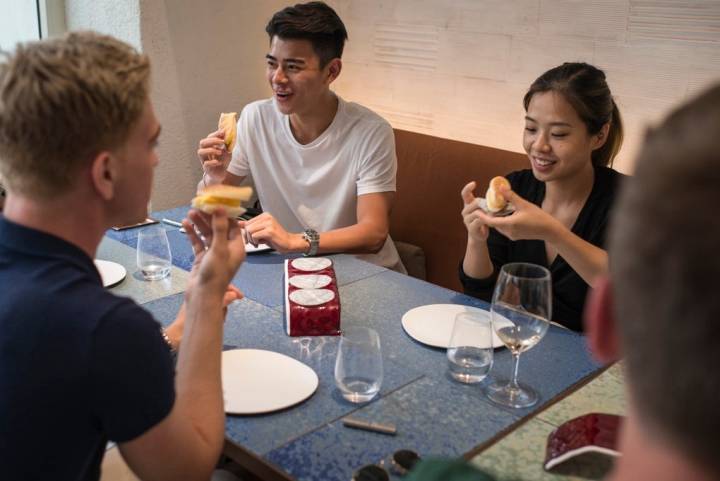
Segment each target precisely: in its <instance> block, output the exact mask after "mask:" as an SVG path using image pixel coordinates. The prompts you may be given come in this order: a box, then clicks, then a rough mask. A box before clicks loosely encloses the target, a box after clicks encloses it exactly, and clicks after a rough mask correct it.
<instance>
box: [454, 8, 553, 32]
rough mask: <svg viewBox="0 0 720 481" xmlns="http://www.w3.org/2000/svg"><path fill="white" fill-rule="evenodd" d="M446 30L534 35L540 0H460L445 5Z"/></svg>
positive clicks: (536, 30)
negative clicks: (447, 15) (446, 15)
mask: <svg viewBox="0 0 720 481" xmlns="http://www.w3.org/2000/svg"><path fill="white" fill-rule="evenodd" d="M448 7H449V10H450V12H451V15H450V21H449V23H448V25H447V28H449V29H459V30H472V31H475V32H484V33H504V34H520V35H528V34H533V35H536V34H537V33H538V15H539V12H540V0H488V1H484V2H481V1H478V0H461V1H456V2H452V5H449V6H448Z"/></svg>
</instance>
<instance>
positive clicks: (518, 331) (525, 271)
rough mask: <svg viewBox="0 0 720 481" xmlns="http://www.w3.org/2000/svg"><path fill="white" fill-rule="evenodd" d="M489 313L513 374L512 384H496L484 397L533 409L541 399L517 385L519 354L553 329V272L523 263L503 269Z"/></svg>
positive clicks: (491, 385) (525, 387)
mask: <svg viewBox="0 0 720 481" xmlns="http://www.w3.org/2000/svg"><path fill="white" fill-rule="evenodd" d="M490 312H491V317H492V321H493V330H494V331H495V333H496V334H497V336H498V337H499V338H500V340H502V342H503V344H505V346H506V347H507V348H508V349H509V350H510V352H511V353H512V356H513V374H512V378H511V380H510V381H507V380H496V381H495V382H493V383H492V384H490V385H489V386H488V387H487V388H486V390H485V393H486V395H487V397H488V398H490V400H491V401H493V402H495V403H497V404H501V405H503V406H509V407H513V408H525V407H529V406H532V405H533V404H535V403H536V402H537V401H538V395H537V393H536V392H535V391H534V390H533V389H532V388H530V387H529V386H526V385H524V384H520V383H518V381H517V375H518V364H519V362H520V354H522V353H523V352H525V351H527V350H528V349H530V348H532V347H533V346H534V345H535V344H537V343H538V342H540V339H542V338H543V336H545V333H546V332H547V330H548V326H549V325H550V322H549V321H550V317H551V313H552V284H551V281H550V271H548V270H547V269H546V268H544V267H542V266H538V265H535V264H529V263H524V262H516V263H512V264H505V265H504V266H502V269H500V274H499V275H498V280H497V283H496V284H495V291H494V292H493V298H492V304H491V306H490ZM508 321H509V322H508Z"/></svg>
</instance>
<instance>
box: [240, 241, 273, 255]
mask: <svg viewBox="0 0 720 481" xmlns="http://www.w3.org/2000/svg"><path fill="white" fill-rule="evenodd" d="M271 250H272V247H270V246H269V245H267V244H262V243H261V244H258V245H257V247H256V246H254V245H252V244H250V243H247V244H245V252H247V253H248V254H255V253H257V252H266V251H271Z"/></svg>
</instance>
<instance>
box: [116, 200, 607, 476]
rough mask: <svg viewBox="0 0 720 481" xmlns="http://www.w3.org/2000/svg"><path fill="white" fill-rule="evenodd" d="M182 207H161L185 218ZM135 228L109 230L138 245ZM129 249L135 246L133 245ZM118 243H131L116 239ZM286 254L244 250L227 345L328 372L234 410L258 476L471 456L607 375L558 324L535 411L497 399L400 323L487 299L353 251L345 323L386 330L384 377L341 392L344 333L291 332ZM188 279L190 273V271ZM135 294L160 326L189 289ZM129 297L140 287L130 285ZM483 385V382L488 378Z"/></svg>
mask: <svg viewBox="0 0 720 481" xmlns="http://www.w3.org/2000/svg"><path fill="white" fill-rule="evenodd" d="M185 212H186V208H177V209H172V210H168V211H163V212H158V213H155V217H156V218H163V217H165V218H169V219H172V220H180V219H181V218H182V217H183V215H184V214H185ZM166 229H167V230H168V237H169V239H170V243H171V247H172V251H173V263H174V265H175V267H176V268H178V269H179V270H185V271H187V270H189V269H190V266H191V264H192V251H191V248H190V244H189V242H188V241H187V240H186V239H185V237H184V235H183V234H181V233H180V232H179V231H178V229H177V228H176V227H171V226H166ZM137 232H138V230H137V229H133V230H128V231H122V232H120V233H118V232H109V233H108V237H109V238H111V239H114V240H115V241H118V242H119V243H122V244H125V245H127V246H130V247H133V248H134V247H135V243H136V242H137ZM130 251H132V249H130ZM113 252H124V251H122V250H121V249H118V248H115V249H113ZM287 257H288V256H283V255H280V254H278V253H274V252H271V253H263V254H252V255H249V256H248V259H247V261H246V262H245V263H244V265H243V266H242V268H241V269H240V271H239V272H238V274H237V275H236V277H235V278H234V279H233V283H234V284H235V285H237V286H238V287H239V288H240V289H242V290H243V292H244V293H245V295H246V298H245V299H244V300H242V301H241V302H237V303H234V304H233V305H232V306H231V307H230V309H229V310H228V315H227V320H226V323H225V339H224V342H225V344H226V345H227V346H228V347H240V348H256V349H267V350H272V351H276V352H280V353H283V354H286V355H289V356H291V357H294V358H296V359H299V360H301V361H302V362H305V363H306V364H308V365H309V366H310V367H312V368H313V369H314V370H315V371H316V372H317V373H318V377H319V379H320V384H319V387H318V390H317V391H316V392H315V394H314V395H313V396H312V397H311V398H310V399H308V400H306V401H305V402H303V403H301V404H300V405H298V406H295V407H293V408H290V409H287V410H283V411H280V412H276V413H271V414H266V415H258V416H228V417H227V422H226V449H225V451H226V454H227V455H229V456H230V457H232V458H234V459H235V460H236V461H237V462H239V463H241V464H242V465H244V466H245V467H246V468H247V469H249V470H250V471H251V472H254V473H255V474H256V475H258V476H259V477H261V478H262V479H298V480H328V481H332V480H338V481H347V480H349V479H350V478H351V475H352V472H353V471H354V470H355V469H357V468H358V467H360V466H363V465H365V464H368V463H377V462H379V461H380V460H382V459H385V458H386V457H387V456H388V455H389V454H390V453H392V452H394V451H396V450H398V449H412V450H414V451H416V452H418V453H419V454H420V455H421V456H431V455H434V456H461V455H465V456H470V455H472V454H473V453H476V452H478V450H479V449H481V448H482V447H484V446H487V445H489V444H491V443H492V442H494V441H495V440H497V439H498V438H499V437H500V436H501V435H502V434H504V433H506V432H508V431H509V430H511V429H513V428H514V427H516V426H517V425H519V424H521V423H522V422H524V421H525V420H526V419H529V418H530V417H532V416H533V415H535V414H537V413H538V412H539V411H540V410H542V409H543V408H544V407H546V406H548V405H549V404H551V403H552V402H553V401H554V400H556V399H559V398H561V397H564V396H565V395H566V394H567V393H568V392H570V391H572V390H574V389H575V388H576V387H577V386H579V385H580V384H582V383H584V382H585V381H587V380H588V379H589V378H591V377H592V376H593V375H595V374H597V373H599V371H600V370H601V366H599V365H597V364H596V363H594V362H593V361H592V359H591V358H590V356H589V353H588V351H587V349H586V346H585V342H584V339H583V337H582V336H580V335H578V334H575V333H572V332H569V331H567V330H564V329H561V328H558V327H555V326H551V328H550V329H549V331H548V333H547V335H546V336H545V338H544V339H543V340H542V341H541V342H540V343H539V344H538V345H537V346H536V347H535V348H533V349H532V350H531V351H529V352H527V353H525V354H523V356H522V358H521V361H520V362H521V366H520V379H521V381H523V380H524V381H525V382H527V383H529V384H531V385H532V386H533V387H534V388H535V389H536V390H537V391H538V393H539V394H540V402H539V403H538V404H537V405H536V406H534V407H533V408H530V409H524V410H514V409H509V408H507V409H506V408H501V407H498V406H496V405H494V404H492V403H491V402H489V401H488V400H487V399H486V398H485V397H484V396H483V394H482V388H483V385H482V384H480V385H462V384H459V383H457V382H454V381H452V380H451V379H450V377H449V376H448V374H447V360H446V357H445V352H444V350H441V349H436V348H432V347H428V346H425V345H422V344H419V343H417V342H415V341H414V340H413V339H411V338H410V337H409V336H407V334H405V332H404V331H403V329H402V326H401V322H400V320H401V318H402V315H403V314H404V313H405V312H407V311H408V310H409V309H412V308H414V307H417V306H421V305H425V304H436V303H452V304H463V305H470V306H476V307H480V308H485V309H486V308H487V307H488V306H487V304H486V303H484V302H482V301H479V300H477V299H474V298H471V297H467V296H465V295H462V294H459V293H457V292H454V291H450V290H448V289H444V288H442V287H438V286H435V285H432V284H429V283H427V282H423V281H419V280H417V279H413V278H410V277H407V276H404V275H401V274H397V273H395V272H392V271H388V270H386V269H383V268H380V267H377V266H374V265H371V264H368V263H365V262H363V261H360V260H358V259H357V258H355V257H353V256H350V255H342V254H341V255H332V256H328V257H330V258H331V259H332V260H333V262H334V265H335V270H336V273H337V278H338V284H339V287H340V299H341V304H342V320H341V322H342V325H343V326H348V325H352V324H356V325H366V326H370V327H373V328H374V329H376V330H377V331H378V332H379V334H380V338H381V343H382V347H383V357H384V368H385V378H384V381H383V386H382V389H381V392H380V395H379V396H378V397H377V398H376V399H375V400H374V401H373V402H370V403H368V404H364V405H354V404H351V403H349V402H347V401H345V400H344V399H343V398H342V396H340V394H339V392H338V391H337V389H336V388H335V384H334V376H333V370H334V361H335V354H336V352H337V346H338V338H337V337H331V336H329V337H315V338H310V339H308V338H304V339H298V338H291V337H288V336H287V335H286V334H285V331H284V327H283V312H282V310H283V306H282V296H283V289H282V287H283V261H284V260H285V259H286V258H287ZM183 279H184V278H183ZM171 292H172V291H168V294H167V295H164V296H162V297H157V296H156V298H151V299H150V300H148V296H143V295H142V293H139V292H138V293H136V294H135V297H136V298H138V299H139V300H140V301H141V302H144V306H145V307H146V308H147V309H148V310H149V311H151V312H152V313H153V314H154V315H155V317H156V318H157V319H158V320H159V321H160V322H162V323H163V324H168V323H170V322H172V319H173V318H174V316H175V314H176V313H177V309H178V307H179V306H180V304H181V302H182V292H179V293H177V291H175V292H176V293H171ZM130 295H132V293H130ZM510 370H511V357H510V354H509V352H507V350H498V351H496V353H495V364H494V367H493V371H492V373H491V376H494V375H499V376H502V377H507V376H508V374H509V373H510ZM486 382H487V381H486ZM351 413H352V414H353V417H356V418H360V419H367V420H373V421H379V422H391V423H394V424H396V425H397V428H398V433H397V435H396V436H387V435H382V434H376V433H372V432H365V431H357V430H352V429H348V428H346V427H343V425H342V418H343V417H345V416H346V415H348V414H351Z"/></svg>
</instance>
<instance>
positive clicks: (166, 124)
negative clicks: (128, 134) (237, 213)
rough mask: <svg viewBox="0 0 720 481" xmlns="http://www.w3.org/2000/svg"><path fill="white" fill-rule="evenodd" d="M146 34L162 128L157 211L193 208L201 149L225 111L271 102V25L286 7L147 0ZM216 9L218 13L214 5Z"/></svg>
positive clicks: (226, 0) (259, 1) (255, 0)
mask: <svg viewBox="0 0 720 481" xmlns="http://www.w3.org/2000/svg"><path fill="white" fill-rule="evenodd" d="M140 5H141V19H142V21H141V37H142V44H143V49H144V51H145V53H147V54H148V55H149V56H150V59H151V61H152V64H153V93H152V96H153V101H154V103H155V109H156V113H157V115H158V118H159V119H160V121H161V123H162V125H163V133H162V135H161V139H160V147H159V154H160V166H159V167H158V169H157V171H156V175H155V189H154V193H153V208H155V209H162V208H166V207H172V206H177V205H181V204H187V203H189V201H190V198H191V197H192V196H193V195H194V193H195V188H196V186H197V182H198V180H199V178H200V175H201V172H202V171H201V169H200V164H199V162H198V160H197V157H196V154H195V151H196V150H197V143H198V141H199V140H200V138H202V137H205V136H206V135H207V134H208V133H210V132H212V131H214V130H216V129H217V120H218V117H219V114H220V112H230V111H237V112H240V110H242V107H243V106H244V105H245V104H246V103H248V102H251V101H253V100H256V99H258V98H262V97H267V96H268V95H269V89H268V88H267V87H266V83H265V78H264V71H265V60H264V57H265V53H266V51H267V45H268V42H267V34H266V33H265V23H266V22H267V20H268V19H269V18H270V15H272V13H273V12H274V11H275V10H276V9H277V8H279V6H281V5H282V3H281V2H277V1H263V0H244V1H239V0H214V1H213V2H207V3H205V2H200V1H197V0H164V1H158V0H141V4H140ZM210 7H212V8H210Z"/></svg>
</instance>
